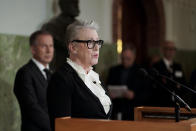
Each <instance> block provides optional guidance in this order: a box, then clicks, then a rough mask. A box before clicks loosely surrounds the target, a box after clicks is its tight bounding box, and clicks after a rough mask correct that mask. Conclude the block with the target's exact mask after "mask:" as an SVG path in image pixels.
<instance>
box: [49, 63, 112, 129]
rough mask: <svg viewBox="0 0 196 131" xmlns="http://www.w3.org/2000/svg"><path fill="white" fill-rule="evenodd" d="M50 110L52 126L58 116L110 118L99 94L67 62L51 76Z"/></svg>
mask: <svg viewBox="0 0 196 131" xmlns="http://www.w3.org/2000/svg"><path fill="white" fill-rule="evenodd" d="M47 98H48V110H49V115H50V120H51V124H52V127H53V128H54V120H55V118H58V117H66V116H71V117H72V118H73V117H76V118H93V119H108V118H109V117H110V114H111V108H110V111H109V112H108V113H107V114H106V113H105V111H104V108H103V106H102V104H101V103H100V101H99V99H98V97H97V96H95V95H94V93H93V92H92V91H91V90H90V89H89V88H88V87H87V86H86V85H85V83H84V82H83V81H82V80H81V78H80V77H79V76H78V74H77V73H76V71H75V70H74V69H73V68H72V67H71V66H70V65H69V64H68V63H65V64H64V65H63V66H62V67H61V68H60V69H59V70H58V71H57V72H56V73H54V75H53V76H52V78H51V81H50V83H49V87H48V96H47Z"/></svg>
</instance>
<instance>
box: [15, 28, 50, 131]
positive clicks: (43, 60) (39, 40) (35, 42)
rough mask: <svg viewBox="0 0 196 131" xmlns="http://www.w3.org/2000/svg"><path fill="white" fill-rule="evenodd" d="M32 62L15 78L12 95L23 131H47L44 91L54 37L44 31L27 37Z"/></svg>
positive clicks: (47, 118)
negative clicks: (17, 103)
mask: <svg viewBox="0 0 196 131" xmlns="http://www.w3.org/2000/svg"><path fill="white" fill-rule="evenodd" d="M30 49H31V53H32V56H33V58H32V59H31V60H30V61H29V62H28V63H27V64H26V65H24V66H23V67H21V68H20V69H19V70H18V72H17V74H16V78H15V84H14V93H15V95H16V97H17V99H18V102H19V105H20V109H21V115H22V126H21V130H22V131H50V130H51V129H50V121H49V116H48V109H47V100H46V90H47V86H48V81H49V79H50V72H49V63H50V62H51V60H52V58H53V53H54V48H53V37H52V35H51V34H50V33H48V32H46V31H36V32H34V33H33V34H32V35H31V36H30Z"/></svg>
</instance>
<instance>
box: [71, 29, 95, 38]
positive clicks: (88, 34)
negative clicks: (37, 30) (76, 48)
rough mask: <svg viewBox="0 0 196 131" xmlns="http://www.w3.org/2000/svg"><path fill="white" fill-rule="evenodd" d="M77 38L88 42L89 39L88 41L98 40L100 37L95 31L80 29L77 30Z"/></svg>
mask: <svg viewBox="0 0 196 131" xmlns="http://www.w3.org/2000/svg"><path fill="white" fill-rule="evenodd" d="M75 38H76V39H81V40H87V39H88V40H98V39H99V36H98V33H97V31H96V30H95V29H92V28H79V29H77V30H76V33H75Z"/></svg>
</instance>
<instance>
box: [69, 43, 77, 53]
mask: <svg viewBox="0 0 196 131" xmlns="http://www.w3.org/2000/svg"><path fill="white" fill-rule="evenodd" d="M68 48H69V51H70V53H73V54H77V52H78V49H77V46H76V45H75V44H69V47H68Z"/></svg>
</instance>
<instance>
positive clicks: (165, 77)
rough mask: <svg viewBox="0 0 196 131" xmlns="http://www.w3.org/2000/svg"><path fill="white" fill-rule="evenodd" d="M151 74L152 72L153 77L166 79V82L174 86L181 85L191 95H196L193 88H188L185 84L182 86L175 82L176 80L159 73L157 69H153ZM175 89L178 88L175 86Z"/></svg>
mask: <svg viewBox="0 0 196 131" xmlns="http://www.w3.org/2000/svg"><path fill="white" fill-rule="evenodd" d="M150 72H151V74H152V75H153V76H155V77H161V78H164V79H166V80H168V81H170V82H172V83H173V84H175V85H179V86H180V87H182V88H184V89H186V90H188V91H189V92H191V93H193V94H196V91H195V90H193V89H191V88H189V87H187V86H185V85H183V84H181V83H179V82H177V81H175V80H174V79H172V78H170V77H168V76H166V75H163V74H160V73H159V72H158V70H156V69H155V68H152V69H151V70H150ZM175 88H176V86H175Z"/></svg>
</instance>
